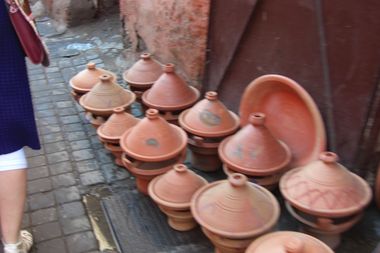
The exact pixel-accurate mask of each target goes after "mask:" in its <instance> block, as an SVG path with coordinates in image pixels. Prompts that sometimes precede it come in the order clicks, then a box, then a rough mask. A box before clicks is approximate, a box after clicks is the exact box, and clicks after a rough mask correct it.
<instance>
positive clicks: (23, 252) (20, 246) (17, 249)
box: [4, 230, 33, 253]
mask: <svg viewBox="0 0 380 253" xmlns="http://www.w3.org/2000/svg"><path fill="white" fill-rule="evenodd" d="M32 245H33V236H32V234H31V233H29V232H28V231H26V230H21V231H20V241H19V242H18V243H9V244H5V243H4V253H28V252H29V250H30V249H31V248H32Z"/></svg>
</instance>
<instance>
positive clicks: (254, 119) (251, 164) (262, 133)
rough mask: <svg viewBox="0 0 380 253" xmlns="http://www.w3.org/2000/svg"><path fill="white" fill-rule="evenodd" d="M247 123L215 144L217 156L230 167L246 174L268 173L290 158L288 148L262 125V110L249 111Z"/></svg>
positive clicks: (277, 170) (275, 170) (276, 170)
mask: <svg viewBox="0 0 380 253" xmlns="http://www.w3.org/2000/svg"><path fill="white" fill-rule="evenodd" d="M249 122H250V124H248V125H246V126H245V127H244V128H242V129H240V130H239V131H238V132H237V133H236V134H234V135H233V136H230V137H228V138H227V139H224V140H223V141H222V143H221V144H220V145H219V156H220V158H221V159H222V161H223V162H224V163H226V164H227V165H229V166H230V167H231V168H232V169H234V170H236V171H238V172H241V173H244V174H247V175H256V176H259V175H263V176H264V175H270V174H273V173H276V172H279V171H281V170H283V169H284V168H285V167H286V165H287V164H288V163H289V162H290V158H291V154H290V150H289V148H288V147H287V146H286V144H284V143H283V142H280V141H279V140H277V139H276V138H275V137H274V136H273V135H272V133H271V132H270V131H269V130H268V129H267V128H266V127H265V114H263V113H252V114H251V115H250V117H249Z"/></svg>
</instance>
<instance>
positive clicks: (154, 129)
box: [120, 109, 187, 162]
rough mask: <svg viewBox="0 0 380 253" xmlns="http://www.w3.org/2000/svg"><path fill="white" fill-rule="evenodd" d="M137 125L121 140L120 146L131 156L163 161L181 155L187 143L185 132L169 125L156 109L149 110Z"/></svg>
mask: <svg viewBox="0 0 380 253" xmlns="http://www.w3.org/2000/svg"><path fill="white" fill-rule="evenodd" d="M145 116H146V117H145V118H144V119H142V120H141V121H140V122H139V123H138V124H137V125H135V126H134V127H133V128H131V129H129V130H128V131H127V132H125V133H124V134H123V136H122V137H121V139H120V146H121V147H122V149H123V150H124V152H126V153H127V154H128V155H129V156H131V157H133V158H135V159H138V160H142V161H148V162H149V161H151V162H154V161H163V160H167V159H170V158H174V157H176V156H177V155H179V154H180V153H181V152H182V151H183V150H184V149H185V148H186V143H187V135H186V132H185V131H184V130H182V129H181V128H180V127H177V126H175V125H172V124H169V123H168V122H167V121H166V120H165V119H163V118H162V117H160V116H159V113H158V111H157V110H156V109H148V110H147V111H146V114H145Z"/></svg>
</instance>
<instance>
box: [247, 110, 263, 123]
mask: <svg viewBox="0 0 380 253" xmlns="http://www.w3.org/2000/svg"><path fill="white" fill-rule="evenodd" d="M249 122H250V123H251V124H252V125H254V126H262V125H264V122H265V114H264V113H261V112H254V113H251V114H250V115H249Z"/></svg>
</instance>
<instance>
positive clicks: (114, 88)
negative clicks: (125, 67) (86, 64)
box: [79, 75, 136, 117]
mask: <svg viewBox="0 0 380 253" xmlns="http://www.w3.org/2000/svg"><path fill="white" fill-rule="evenodd" d="M135 97H136V96H135V94H134V93H133V92H131V91H129V90H125V89H123V88H122V87H121V86H119V85H118V84H117V83H115V82H113V81H112V77H111V76H110V75H102V76H101V77H100V82H99V83H98V84H96V85H95V86H94V87H93V88H92V89H91V91H89V92H88V93H86V94H85V95H83V96H82V97H81V98H80V100H79V103H80V105H81V106H82V107H83V108H84V109H85V110H86V111H88V112H91V113H93V114H95V115H97V116H104V117H108V116H110V115H111V114H112V113H113V109H115V108H117V107H123V108H125V109H126V108H128V107H129V106H130V105H131V104H132V103H133V102H134V101H135Z"/></svg>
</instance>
